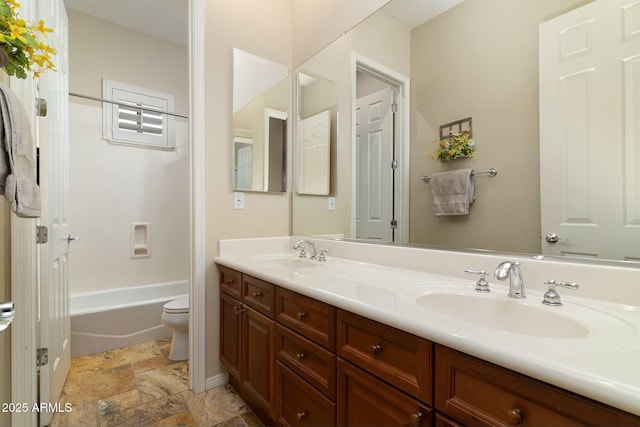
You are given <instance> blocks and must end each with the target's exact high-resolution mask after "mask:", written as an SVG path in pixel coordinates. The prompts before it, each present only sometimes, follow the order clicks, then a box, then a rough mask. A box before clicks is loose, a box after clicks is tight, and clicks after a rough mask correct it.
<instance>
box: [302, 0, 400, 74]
mask: <svg viewBox="0 0 640 427" xmlns="http://www.w3.org/2000/svg"><path fill="white" fill-rule="evenodd" d="M388 2H389V0H322V1H318V0H295V1H294V2H293V3H292V7H293V21H292V26H293V27H292V28H293V40H294V43H293V66H294V67H297V66H299V65H300V64H302V63H303V62H305V61H306V60H307V59H309V58H311V56H313V55H315V54H316V52H319V51H320V50H321V49H322V48H324V47H325V46H327V45H329V43H331V42H332V41H333V40H335V39H337V38H338V37H340V36H341V35H342V34H344V33H345V32H346V31H348V30H350V29H351V28H353V27H354V26H355V25H356V24H358V23H359V22H360V21H362V20H363V19H364V18H366V17H367V16H369V15H370V14H372V13H373V12H375V11H376V10H378V9H379V8H380V7H382V6H384V5H385V4H386V3H388Z"/></svg>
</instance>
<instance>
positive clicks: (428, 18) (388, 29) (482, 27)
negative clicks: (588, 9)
mask: <svg viewBox="0 0 640 427" xmlns="http://www.w3.org/2000/svg"><path fill="white" fill-rule="evenodd" d="M419 3H420V2H411V1H409V0H392V1H390V2H389V3H388V4H387V6H385V7H383V8H382V9H381V10H379V11H378V12H376V13H375V14H373V15H372V16H370V17H369V18H367V19H366V20H365V21H363V22H362V23H360V24H359V25H358V26H356V27H355V28H354V29H353V30H351V31H349V32H348V33H346V34H345V35H344V36H343V37H342V38H340V39H339V40H337V41H336V42H334V43H333V44H331V45H330V46H328V47H327V48H326V49H324V50H323V51H321V52H319V53H318V54H317V55H316V56H315V57H313V58H312V59H311V60H310V61H309V62H308V63H305V64H303V65H302V67H301V69H305V70H307V69H313V70H314V71H316V70H322V73H323V75H326V76H327V77H328V78H330V79H331V80H332V81H334V82H335V84H336V85H337V87H338V92H339V93H340V98H339V105H338V108H339V110H340V112H341V117H340V122H339V124H338V131H337V135H338V141H337V144H336V171H337V172H336V173H337V176H336V180H335V181H333V182H332V186H333V187H334V191H333V192H332V194H333V195H334V196H335V197H336V204H337V206H338V207H339V208H338V209H337V212H328V211H327V209H326V207H324V206H322V207H320V206H319V208H318V207H317V208H316V209H314V210H311V209H309V207H308V206H305V205H304V204H301V203H299V201H298V200H297V199H295V198H294V207H293V232H294V233H295V234H318V235H332V234H333V235H340V236H344V237H346V238H356V237H357V234H356V227H355V225H354V224H355V223H356V218H357V217H358V212H357V203H356V200H357V198H358V192H359V190H360V187H359V186H358V185H357V174H356V173H355V171H356V170H357V169H356V159H357V152H356V148H355V144H354V141H355V134H356V131H355V129H356V121H357V118H356V109H355V107H354V105H355V99H356V95H355V94H356V92H357V89H356V87H355V86H356V85H357V80H358V79H357V75H356V73H357V71H358V64H359V63H358V59H357V58H361V59H363V60H364V63H369V64H374V65H379V66H380V69H382V70H391V71H392V72H394V73H397V74H398V75H401V76H404V77H406V78H407V79H408V81H409V86H410V89H409V91H408V94H407V95H408V97H409V99H410V101H409V106H408V110H407V111H405V114H406V115H407V116H408V121H407V122H408V125H407V126H406V129H404V131H405V132H406V138H405V137H403V136H402V135H401V137H400V138H399V139H398V143H399V144H401V145H402V144H406V147H405V149H406V150H407V155H406V157H404V158H403V157H398V158H397V159H398V160H399V162H398V169H397V172H396V174H398V175H397V176H398V178H399V179H400V181H403V178H402V177H403V176H405V175H406V176H407V177H408V179H407V180H406V183H405V182H402V183H401V187H400V190H399V192H400V193H402V194H404V195H406V197H407V198H408V205H409V209H408V212H407V216H406V220H405V221H406V224H405V225H406V226H407V228H408V233H407V239H406V241H403V240H384V241H389V242H390V241H394V242H401V243H408V244H412V245H413V244H415V245H427V246H431V247H441V248H456V249H460V248H467V249H482V250H492V251H499V252H514V253H529V254H541V253H548V248H547V247H546V246H547V245H548V244H549V243H548V242H547V241H546V240H545V239H544V237H545V236H544V234H545V233H543V230H542V221H541V209H542V208H541V206H542V205H541V198H542V197H544V195H543V194H541V175H544V174H545V172H546V170H545V167H546V166H545V165H546V164H547V163H546V162H545V163H541V162H540V150H541V148H540V139H541V138H540V111H539V105H540V96H539V93H540V87H539V85H538V82H539V54H540V46H539V37H540V34H539V31H540V25H541V24H542V23H544V22H547V21H549V20H552V19H554V18H557V17H560V16H563V15H565V14H566V13H567V12H570V11H572V10H575V9H577V8H579V7H581V6H584V5H586V4H589V3H591V1H589V0H562V1H556V0H544V1H533V0H532V1H528V0H523V1H518V2H510V1H500V0H492V1H482V0H464V1H459V0H458V1H444V0H443V1H441V2H440V1H431V2H423V3H429V5H430V6H436V10H432V11H428V10H426V9H422V8H420V7H419V6H420V4H419ZM629 3H631V2H629ZM438 5H439V6H440V7H439V8H438ZM424 6H426V4H424ZM614 7H615V6H614V5H611V8H614ZM618 12H619V11H618ZM619 15H620V14H619ZM620 16H622V15H620ZM505 17H509V19H505ZM572 40H573V41H576V40H577V39H576V38H574V39H572ZM354 58H355V59H354ZM311 66H313V67H315V68H310V67H311ZM371 71H372V73H373V74H376V73H378V71H377V69H376V67H373V69H372V70H371ZM382 74H385V73H384V72H383V73H382ZM383 77H386V76H385V75H383ZM399 108H400V109H402V104H400V105H399ZM594 111H595V110H594ZM464 118H473V139H474V140H475V148H476V153H477V155H476V157H473V158H464V159H458V160H454V161H451V162H441V161H438V159H437V158H433V156H432V153H431V152H432V151H433V149H434V148H435V147H436V146H435V145H434V141H436V142H437V140H438V137H439V128H440V126H441V125H443V124H446V123H451V122H455V121H456V120H459V119H464ZM402 126H404V125H402V124H401V125H400V129H403V128H402ZM558 154H559V153H558ZM637 166H638V165H637V164H635V162H634V161H633V158H631V157H628V156H627V159H626V162H625V165H624V168H625V169H626V170H629V168H630V167H632V168H635V167H637ZM463 168H470V169H473V170H475V171H481V172H482V171H488V170H490V169H491V168H495V169H497V170H498V171H499V173H498V175H497V176H496V177H495V178H490V177H488V175H481V176H477V177H476V179H475V185H476V195H477V197H476V201H475V202H474V203H473V206H472V211H471V213H470V214H469V215H466V216H458V217H447V218H439V217H436V216H435V215H434V214H433V211H432V207H431V204H432V196H431V189H430V187H429V184H426V183H425V182H424V181H423V180H421V177H422V176H425V175H426V176H428V175H431V174H433V173H435V172H440V171H448V170H454V169H463ZM619 169H622V167H621V168H619ZM632 170H634V169H632ZM547 172H548V171H547ZM583 172H584V173H585V174H588V175H585V178H584V179H583V180H577V181H576V180H574V181H571V182H572V183H573V184H576V183H578V184H580V183H581V182H587V183H593V182H600V181H603V178H604V177H605V176H606V175H607V174H609V175H610V172H605V170H599V168H597V167H596V168H593V169H589V171H586V170H583ZM591 173H597V174H598V175H591ZM607 182H609V179H607ZM556 204H562V203H556ZM594 206H595V205H594ZM398 220H399V221H403V220H404V219H403V217H401V216H400V217H398ZM593 228H595V225H594V227H593ZM632 228H633V224H630V226H629V227H626V228H625V229H626V230H627V231H628V232H631V231H632V230H631V229H632ZM562 237H563V236H560V239H562ZM576 238H577V237H573V238H571V239H569V240H575V239H576ZM558 243H560V245H564V244H565V243H566V242H563V241H562V240H560V241H559V242H558ZM599 244H600V245H601V248H596V250H594V254H597V253H606V252H607V251H606V249H607V247H608V246H611V245H615V244H616V243H615V242H607V241H606V240H605V239H603V240H601V241H600V243H599ZM607 245H608V246H607ZM563 256H565V257H572V258H571V259H577V258H573V255H572V253H571V251H570V250H565V251H564V252H563ZM580 257H581V258H585V255H580ZM596 257H597V258H599V259H607V260H611V259H617V260H621V258H616V257H613V256H606V255H604V256H600V255H594V258H596ZM622 259H623V260H624V261H628V262H627V263H625V265H637V264H636V263H634V262H633V261H634V257H633V256H627V257H625V258H622Z"/></svg>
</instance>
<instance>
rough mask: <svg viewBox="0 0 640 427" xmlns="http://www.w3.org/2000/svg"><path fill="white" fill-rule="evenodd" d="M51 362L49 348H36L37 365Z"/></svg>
mask: <svg viewBox="0 0 640 427" xmlns="http://www.w3.org/2000/svg"><path fill="white" fill-rule="evenodd" d="M47 363H49V349H48V348H46V347H43V348H39V349H37V350H36V366H44V365H46V364H47Z"/></svg>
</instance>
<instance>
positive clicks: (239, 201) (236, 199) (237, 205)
mask: <svg viewBox="0 0 640 427" xmlns="http://www.w3.org/2000/svg"><path fill="white" fill-rule="evenodd" d="M233 209H244V193H242V192H237V191H236V192H234V193H233Z"/></svg>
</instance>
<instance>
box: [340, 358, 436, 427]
mask: <svg viewBox="0 0 640 427" xmlns="http://www.w3.org/2000/svg"><path fill="white" fill-rule="evenodd" d="M337 405H338V426H363V427H364V426H417V425H420V426H430V425H432V417H433V413H432V410H431V409H430V408H429V407H427V406H425V405H423V404H422V403H420V402H418V401H417V400H415V399H413V398H411V397H410V396H409V395H406V394H404V393H403V392H401V391H400V390H398V389H396V388H395V387H392V386H390V385H388V384H387V383H384V382H382V381H380V380H379V379H377V378H375V377H374V376H372V375H370V374H368V373H367V372H365V371H363V370H361V369H359V368H356V367H355V366H353V365H351V364H350V363H349V362H346V361H344V360H342V359H338V401H337Z"/></svg>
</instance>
